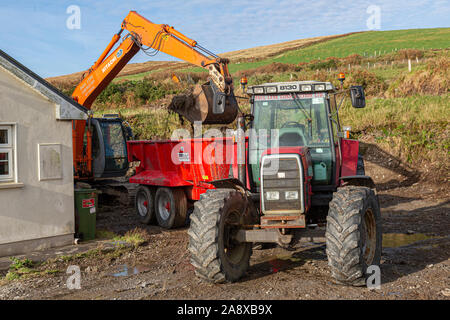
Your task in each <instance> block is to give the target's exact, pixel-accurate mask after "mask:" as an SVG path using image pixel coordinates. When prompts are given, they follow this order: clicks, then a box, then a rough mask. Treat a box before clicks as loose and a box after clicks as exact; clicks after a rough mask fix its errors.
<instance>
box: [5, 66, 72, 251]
mask: <svg viewBox="0 0 450 320" xmlns="http://www.w3.org/2000/svg"><path fill="white" fill-rule="evenodd" d="M2 123H17V128H16V129H17V145H16V146H15V147H16V152H17V159H16V162H17V173H18V175H17V179H16V182H18V183H19V186H20V184H23V187H16V188H2V182H0V256H1V255H6V254H11V253H12V251H17V249H15V248H17V246H15V245H13V243H16V244H17V243H20V242H23V241H25V243H28V244H29V240H34V239H36V241H37V242H39V243H40V245H41V248H42V246H44V247H45V246H46V243H45V241H44V242H43V241H42V239H45V238H49V239H51V238H52V237H57V238H58V237H59V239H65V240H64V241H63V242H68V241H70V239H73V233H74V196H73V192H74V190H73V171H72V170H73V169H72V129H71V128H72V122H71V121H58V120H56V118H55V104H54V103H52V102H50V101H49V100H48V99H46V98H45V97H44V96H42V95H40V94H39V93H37V92H36V91H35V90H33V89H32V88H31V87H29V86H28V85H27V84H26V83H24V82H23V81H20V80H19V79H17V78H16V77H14V76H13V75H11V74H10V73H9V72H7V71H5V70H4V69H2V68H0V125H1V124H2ZM53 144H55V145H57V146H58V145H60V146H59V147H56V148H51V149H52V150H53V149H54V150H56V151H58V150H61V159H60V160H61V162H62V163H61V177H62V178H58V177H59V175H58V174H56V175H50V179H42V177H41V181H40V180H39V175H40V174H41V175H42V173H40V172H39V150H40V145H41V146H42V145H44V146H47V145H53ZM41 149H42V147H41ZM41 157H42V155H41ZM58 170H59V169H58ZM52 177H57V178H56V179H52ZM3 184H4V183H3ZM37 239H41V240H39V241H38V240H37ZM59 244H62V243H59ZM14 253H15V252H14Z"/></svg>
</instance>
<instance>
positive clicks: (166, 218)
mask: <svg viewBox="0 0 450 320" xmlns="http://www.w3.org/2000/svg"><path fill="white" fill-rule="evenodd" d="M187 209H188V208H187V198H186V194H185V193H184V190H183V189H178V188H159V189H158V190H157V191H156V196H155V213H156V219H157V220H158V224H159V226H160V227H162V228H165V229H172V228H177V227H182V226H184V225H185V223H186V214H187Z"/></svg>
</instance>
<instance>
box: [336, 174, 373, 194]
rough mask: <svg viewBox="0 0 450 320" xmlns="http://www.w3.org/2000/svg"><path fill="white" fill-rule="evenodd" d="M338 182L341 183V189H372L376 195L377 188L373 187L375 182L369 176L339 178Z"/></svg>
mask: <svg viewBox="0 0 450 320" xmlns="http://www.w3.org/2000/svg"><path fill="white" fill-rule="evenodd" d="M339 180H340V181H341V185H340V186H341V187H343V186H344V185H346V186H347V185H352V186H363V187H368V188H370V189H373V190H374V192H375V194H376V191H377V187H376V185H375V182H374V181H373V180H372V178H371V177H369V176H359V175H358V176H348V177H340V178H339Z"/></svg>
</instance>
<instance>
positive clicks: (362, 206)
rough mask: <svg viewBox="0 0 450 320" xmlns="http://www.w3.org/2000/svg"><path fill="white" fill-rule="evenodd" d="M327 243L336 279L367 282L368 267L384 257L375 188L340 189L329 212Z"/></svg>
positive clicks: (350, 283) (352, 187)
mask: <svg viewBox="0 0 450 320" xmlns="http://www.w3.org/2000/svg"><path fill="white" fill-rule="evenodd" d="M326 243H327V248H326V251H327V256H328V265H329V266H330V269H331V274H332V276H333V278H334V279H335V280H336V282H337V283H340V284H345V285H353V286H363V285H365V284H366V278H367V268H368V267H369V266H370V265H379V264H380V260H381V243H382V233H381V215H380V207H379V203H378V198H377V196H376V195H375V193H374V191H373V190H372V189H370V188H367V187H361V186H346V187H342V188H338V190H337V192H335V193H334V194H333V199H332V201H331V202H330V207H329V211H328V217H327V230H326Z"/></svg>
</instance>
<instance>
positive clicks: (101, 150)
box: [91, 115, 133, 178]
mask: <svg viewBox="0 0 450 320" xmlns="http://www.w3.org/2000/svg"><path fill="white" fill-rule="evenodd" d="M91 128H92V159H93V160H92V162H93V174H94V178H114V177H122V176H124V175H125V174H126V172H127V170H128V167H129V166H128V154H127V141H128V140H130V139H132V137H133V134H132V132H131V129H130V127H129V126H128V125H127V124H126V122H124V121H122V119H120V118H119V116H115V115H104V116H103V118H92V119H91Z"/></svg>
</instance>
